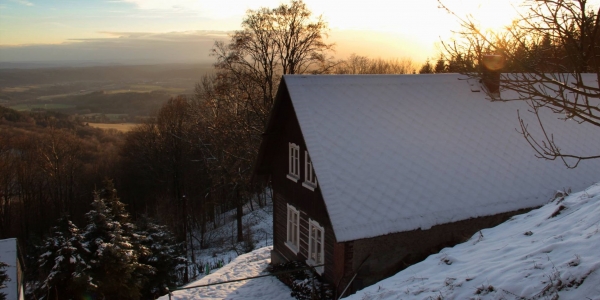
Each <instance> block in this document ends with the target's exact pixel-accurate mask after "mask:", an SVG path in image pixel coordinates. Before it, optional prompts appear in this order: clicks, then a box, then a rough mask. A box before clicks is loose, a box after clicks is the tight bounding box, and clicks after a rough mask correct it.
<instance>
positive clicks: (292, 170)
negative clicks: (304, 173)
mask: <svg viewBox="0 0 600 300" xmlns="http://www.w3.org/2000/svg"><path fill="white" fill-rule="evenodd" d="M287 178H288V179H290V180H291V181H293V182H298V179H300V145H296V144H294V143H289V147H288V175H287Z"/></svg>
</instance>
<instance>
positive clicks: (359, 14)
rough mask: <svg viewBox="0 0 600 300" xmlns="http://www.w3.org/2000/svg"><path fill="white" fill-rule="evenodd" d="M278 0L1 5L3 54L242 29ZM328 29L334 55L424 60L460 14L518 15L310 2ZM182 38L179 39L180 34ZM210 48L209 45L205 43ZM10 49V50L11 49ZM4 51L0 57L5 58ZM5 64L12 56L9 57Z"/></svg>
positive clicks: (503, 5)
mask: <svg viewBox="0 0 600 300" xmlns="http://www.w3.org/2000/svg"><path fill="white" fill-rule="evenodd" d="M279 3H281V1H280V0H250V1H243V0H222V1H212V2H211V1H199V0H171V1H161V0H89V1H85V2H80V1H68V0H63V1H50V0H0V51H1V50H5V49H7V46H11V47H24V45H47V44H65V45H72V44H73V43H85V42H88V41H90V40H93V41H94V42H96V43H99V41H100V40H102V41H105V42H107V41H109V40H111V39H116V38H121V39H124V38H138V39H139V38H140V34H145V35H146V36H150V35H157V34H161V35H165V34H171V33H178V34H179V33H185V32H197V31H203V32H204V31H210V32H221V34H220V36H221V37H223V36H225V34H226V32H228V31H232V30H236V29H239V28H240V23H241V21H242V18H243V16H244V14H245V12H246V11H247V10H248V9H258V8H260V7H276V6H277V5H278V4H279ZM305 3H306V4H307V6H308V8H309V9H310V10H311V11H313V13H314V15H315V16H318V15H322V16H323V18H324V19H325V20H326V21H327V22H328V24H329V27H330V29H331V30H330V32H329V33H330V42H335V43H336V44H337V47H336V49H337V52H336V56H341V57H344V56H346V55H349V54H350V53H357V54H359V55H367V56H372V57H384V58H385V57H411V58H413V59H414V60H415V61H424V60H425V59H426V58H431V57H434V56H437V55H438V54H439V47H436V44H439V41H440V40H446V39H448V38H450V37H451V36H452V31H453V30H454V31H456V30H458V29H459V21H458V18H457V17H460V18H466V17H467V16H469V15H471V16H473V17H474V19H476V20H478V21H479V22H480V23H481V25H482V27H483V28H484V29H492V30H497V29H499V28H501V27H502V26H506V25H509V24H510V23H511V21H512V19H513V18H514V17H515V16H516V12H515V9H514V7H513V6H512V5H511V3H512V2H511V1H492V0H470V1H469V0H463V1H460V0H445V1H442V3H443V4H444V5H445V6H447V7H448V8H449V9H450V10H452V11H453V12H454V13H455V15H452V14H450V13H448V12H447V11H445V10H444V9H442V8H440V4H439V3H438V1H436V0H423V1H397V0H396V1H394V0H371V1H332V0H329V1H322V0H305ZM179 35H181V34H179ZM208 45H209V46H208V47H210V44H208ZM8 48H10V47H8ZM0 54H1V53H0ZM4 56H5V57H2V55H0V60H7V59H9V60H10V59H11V58H10V57H9V56H7V54H5V55H4Z"/></svg>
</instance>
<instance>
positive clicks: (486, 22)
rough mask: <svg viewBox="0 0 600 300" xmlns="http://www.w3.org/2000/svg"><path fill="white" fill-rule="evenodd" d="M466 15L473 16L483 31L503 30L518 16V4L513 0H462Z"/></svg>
mask: <svg viewBox="0 0 600 300" xmlns="http://www.w3.org/2000/svg"><path fill="white" fill-rule="evenodd" d="M460 5H461V6H462V7H461V10H463V11H464V15H468V16H470V17H472V18H473V20H474V21H476V23H477V24H478V25H479V26H480V27H481V29H482V30H483V31H494V32H497V31H501V30H503V29H504V28H506V27H507V26H510V25H511V24H512V22H513V20H515V19H516V18H517V17H518V5H517V4H515V3H514V2H512V1H497V0H496V1H494V0H478V1H474V0H473V1H461V2H460Z"/></svg>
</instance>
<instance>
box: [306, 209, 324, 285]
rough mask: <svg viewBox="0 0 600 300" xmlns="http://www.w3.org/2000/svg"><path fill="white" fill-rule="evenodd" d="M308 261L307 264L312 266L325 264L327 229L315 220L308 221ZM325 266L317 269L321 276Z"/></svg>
mask: <svg viewBox="0 0 600 300" xmlns="http://www.w3.org/2000/svg"><path fill="white" fill-rule="evenodd" d="M308 234H309V235H308V260H306V263H307V264H308V265H311V266H318V265H322V264H324V263H325V229H323V227H321V225H319V223H318V222H317V221H315V220H312V219H309V221H308ZM324 269H325V268H324V267H323V266H320V267H316V268H315V270H316V271H317V273H319V274H323V270H324Z"/></svg>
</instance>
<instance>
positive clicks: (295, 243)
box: [285, 204, 300, 254]
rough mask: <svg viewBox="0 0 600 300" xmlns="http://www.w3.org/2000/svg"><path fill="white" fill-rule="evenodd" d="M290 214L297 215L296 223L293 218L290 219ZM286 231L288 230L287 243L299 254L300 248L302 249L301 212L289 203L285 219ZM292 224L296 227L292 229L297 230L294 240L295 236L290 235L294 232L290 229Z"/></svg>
mask: <svg viewBox="0 0 600 300" xmlns="http://www.w3.org/2000/svg"><path fill="white" fill-rule="evenodd" d="M290 215H295V216H296V220H295V221H296V222H295V224H293V223H294V221H293V220H290ZM285 224H286V225H285V232H286V239H285V245H286V246H287V247H288V248H290V250H292V252H294V254H298V250H299V249H300V212H299V211H298V210H297V209H296V208H295V207H293V206H291V205H289V204H288V205H287V214H286V220H285ZM290 225H292V226H294V225H295V228H292V230H294V229H295V231H296V240H295V241H294V240H293V239H294V237H292V236H290V233H292V231H291V230H290Z"/></svg>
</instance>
